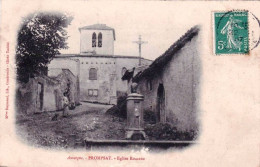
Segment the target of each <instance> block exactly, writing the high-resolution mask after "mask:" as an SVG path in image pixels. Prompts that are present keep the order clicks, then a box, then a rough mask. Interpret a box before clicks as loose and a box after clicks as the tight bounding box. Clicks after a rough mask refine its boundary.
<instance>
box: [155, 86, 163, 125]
mask: <svg viewBox="0 0 260 167" xmlns="http://www.w3.org/2000/svg"><path fill="white" fill-rule="evenodd" d="M156 117H157V122H162V123H165V91H164V86H163V84H159V86H158V90H157V112H156Z"/></svg>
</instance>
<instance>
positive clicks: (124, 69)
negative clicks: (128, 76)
mask: <svg viewBox="0 0 260 167" xmlns="http://www.w3.org/2000/svg"><path fill="white" fill-rule="evenodd" d="M125 72H126V68H125V67H123V68H122V76H123V75H124V74H125Z"/></svg>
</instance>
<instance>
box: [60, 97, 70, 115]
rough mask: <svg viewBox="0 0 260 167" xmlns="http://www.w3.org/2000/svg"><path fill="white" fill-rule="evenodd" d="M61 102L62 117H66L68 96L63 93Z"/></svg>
mask: <svg viewBox="0 0 260 167" xmlns="http://www.w3.org/2000/svg"><path fill="white" fill-rule="evenodd" d="M62 103H63V112H62V116H63V117H67V116H68V115H69V113H68V112H69V111H68V110H69V109H68V108H69V100H68V98H67V97H66V96H65V95H63V98H62Z"/></svg>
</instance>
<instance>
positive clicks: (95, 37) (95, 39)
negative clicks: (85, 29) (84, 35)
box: [92, 32, 97, 48]
mask: <svg viewBox="0 0 260 167" xmlns="http://www.w3.org/2000/svg"><path fill="white" fill-rule="evenodd" d="M96 41H97V35H96V33H95V32H94V33H93V34H92V47H93V48H94V47H97V44H96V43H97V42H96Z"/></svg>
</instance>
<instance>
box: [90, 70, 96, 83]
mask: <svg viewBox="0 0 260 167" xmlns="http://www.w3.org/2000/svg"><path fill="white" fill-rule="evenodd" d="M89 80H97V69H95V68H91V69H89Z"/></svg>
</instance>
